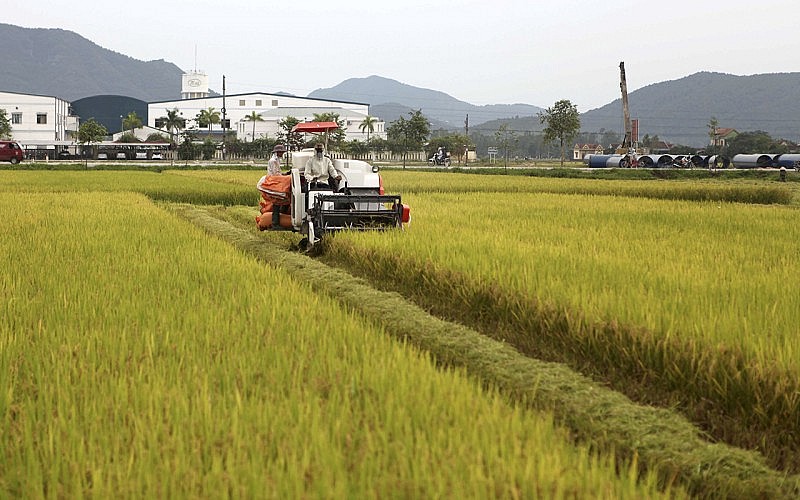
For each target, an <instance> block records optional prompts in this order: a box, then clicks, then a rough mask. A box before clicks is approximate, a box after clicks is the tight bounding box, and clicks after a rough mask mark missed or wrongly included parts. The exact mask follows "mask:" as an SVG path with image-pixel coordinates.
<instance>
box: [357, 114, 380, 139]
mask: <svg viewBox="0 0 800 500" xmlns="http://www.w3.org/2000/svg"><path fill="white" fill-rule="evenodd" d="M377 122H378V119H377V118H375V117H374V116H369V115H367V116H366V117H365V118H364V121H362V122H361V125H359V126H358V129H359V130H361V133H362V134H363V133H364V131H365V130H366V132H367V142H369V134H371V133H372V132H375V124H376V123H377Z"/></svg>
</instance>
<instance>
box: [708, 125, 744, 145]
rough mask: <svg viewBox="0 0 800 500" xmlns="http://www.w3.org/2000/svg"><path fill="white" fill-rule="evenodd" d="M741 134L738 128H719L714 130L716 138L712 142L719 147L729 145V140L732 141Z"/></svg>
mask: <svg viewBox="0 0 800 500" xmlns="http://www.w3.org/2000/svg"><path fill="white" fill-rule="evenodd" d="M737 135H739V132H737V131H736V129H732V128H723V127H720V128H717V129H716V130H715V131H714V140H713V141H712V142H711V145H712V146H717V147H725V146H727V145H728V141H731V140H733V139H735V138H736V136H737Z"/></svg>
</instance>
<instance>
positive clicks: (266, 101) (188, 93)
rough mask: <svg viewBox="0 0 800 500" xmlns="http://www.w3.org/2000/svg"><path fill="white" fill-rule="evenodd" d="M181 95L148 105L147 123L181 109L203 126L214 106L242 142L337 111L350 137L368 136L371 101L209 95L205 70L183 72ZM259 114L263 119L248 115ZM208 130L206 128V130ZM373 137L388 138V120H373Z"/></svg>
mask: <svg viewBox="0 0 800 500" xmlns="http://www.w3.org/2000/svg"><path fill="white" fill-rule="evenodd" d="M182 86H183V88H182V91H181V96H184V97H185V98H183V99H177V100H174V101H158V102H151V103H148V105H147V117H148V118H147V122H148V123H147V125H148V126H150V127H155V126H156V119H158V118H164V117H166V115H167V111H171V110H173V109H177V110H178V111H179V113H180V115H181V116H182V117H183V118H184V119H185V120H186V128H193V127H194V128H198V129H199V128H200V127H198V126H197V122H196V118H197V116H198V115H199V114H200V112H201V111H202V110H208V109H209V108H213V110H214V111H216V112H219V115H220V118H222V117H223V116H222V115H223V113H222V110H223V108H224V110H225V118H227V119H228V120H230V130H232V131H235V132H236V137H237V138H238V139H239V140H241V141H248V142H249V141H252V140H253V139H254V138H256V139H259V138H264V137H268V138H272V139H274V138H275V137H276V136H277V133H278V131H279V125H278V122H279V121H280V120H282V119H284V118H286V117H290V116H291V117H294V118H297V119H298V120H299V121H300V122H306V121H312V120H313V119H314V115H315V114H317V115H320V114H324V113H335V114H337V115H339V120H340V121H343V122H344V124H345V133H346V140H348V141H349V140H353V139H356V140H360V141H365V140H366V139H367V133H366V130H364V131H362V130H361V129H360V125H361V123H362V122H363V121H364V119H365V118H366V117H367V116H368V115H369V104H365V103H358V102H346V101H332V100H327V99H314V98H309V97H296V96H290V95H285V94H266V93H262V92H253V93H247V94H232V95H226V96H222V95H213V96H212V95H209V92H208V77H207V76H205V74H203V73H202V72H190V73H186V74H184V75H183V80H182ZM253 113H255V114H256V115H259V116H260V117H261V120H251V119H250V118H247V117H249V116H252V114H253ZM206 130H208V128H207V127H204V128H203V129H202V130H201V132H202V131H206ZM211 130H212V132H215V131H216V132H221V131H222V124H221V123H220V124H215V125H212V128H211ZM369 136H370V138H373V137H379V138H382V139H386V124H385V122H384V121H380V120H379V121H376V122H375V123H373V131H372V132H370V133H369Z"/></svg>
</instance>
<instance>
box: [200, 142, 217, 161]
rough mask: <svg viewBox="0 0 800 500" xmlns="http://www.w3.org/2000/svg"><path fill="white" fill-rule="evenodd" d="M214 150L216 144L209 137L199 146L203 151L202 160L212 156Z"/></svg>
mask: <svg viewBox="0 0 800 500" xmlns="http://www.w3.org/2000/svg"><path fill="white" fill-rule="evenodd" d="M216 150H217V146H216V144H214V141H212V140H211V139H206V140H205V141H203V144H202V145H201V146H200V151H201V152H202V153H203V159H204V160H210V159H212V158H214V152H216Z"/></svg>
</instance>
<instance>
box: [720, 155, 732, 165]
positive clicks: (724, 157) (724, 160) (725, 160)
mask: <svg viewBox="0 0 800 500" xmlns="http://www.w3.org/2000/svg"><path fill="white" fill-rule="evenodd" d="M730 165H731V160H730V158H728V157H727V156H723V157H722V168H728V167H729V166H730Z"/></svg>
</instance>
